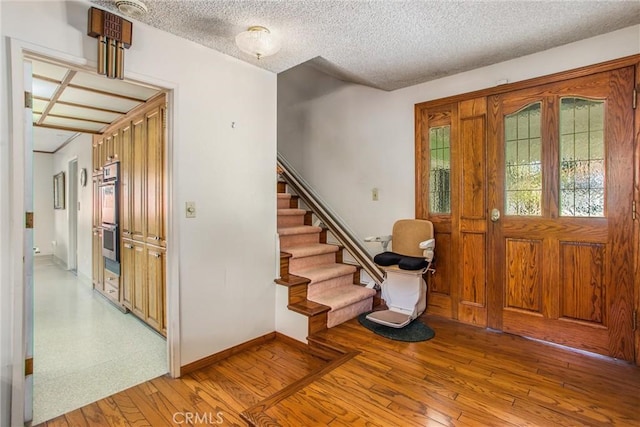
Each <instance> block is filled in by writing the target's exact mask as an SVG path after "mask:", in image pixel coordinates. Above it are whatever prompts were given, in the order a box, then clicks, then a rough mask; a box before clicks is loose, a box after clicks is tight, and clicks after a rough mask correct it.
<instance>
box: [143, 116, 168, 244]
mask: <svg viewBox="0 0 640 427" xmlns="http://www.w3.org/2000/svg"><path fill="white" fill-rule="evenodd" d="M163 117H164V106H159V107H158V108H156V109H154V110H153V111H150V112H149V113H147V114H146V115H145V124H146V131H147V135H146V142H147V143H146V151H147V155H146V165H145V174H144V175H145V176H144V180H145V194H146V197H145V201H146V204H145V206H144V208H145V210H146V212H145V213H146V214H145V219H146V221H145V233H144V234H145V236H146V241H147V243H151V244H154V245H159V246H164V245H165V232H164V190H163V189H164V182H163V181H164V175H165V174H164V145H165V144H164V125H163V122H164V120H163Z"/></svg>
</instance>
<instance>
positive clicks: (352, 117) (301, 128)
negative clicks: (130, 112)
mask: <svg viewBox="0 0 640 427" xmlns="http://www.w3.org/2000/svg"><path fill="white" fill-rule="evenodd" d="M637 53H640V26H634V27H629V28H626V29H622V30H619V31H615V32H613V33H609V34H605V35H601V36H598V37H594V38H591V39H587V40H583V41H579V42H576V43H571V44H568V45H565V46H561V47H558V48H554V49H550V50H547V51H544V52H540V53H536V54H533V55H528V56H524V57H520V58H517V59H514V60H511V61H506V62H503V63H499V64H495V65H491V66H488V67H483V68H479V69H476V70H473V71H468V72H465V73H461V74H457V75H453V76H450V77H445V78H442V79H438V80H435V81H432V82H427V83H423V84H419V85H415V86H411V87H408V88H404V89H400V90H397V91H394V92H385V91H381V90H377V89H372V88H369V87H365V86H361V85H357V84H352V83H346V82H342V81H339V80H337V79H334V78H332V77H330V76H327V75H325V74H322V73H320V72H318V71H317V70H315V69H314V68H312V67H310V66H305V65H301V66H298V67H296V68H293V69H290V70H288V71H286V72H284V73H281V74H280V75H278V151H279V152H280V153H281V154H283V155H284V156H285V158H287V159H288V160H289V161H290V163H292V164H293V166H294V167H295V168H296V169H297V170H298V171H299V172H301V174H302V176H303V177H304V178H305V179H306V180H307V181H308V182H309V183H310V184H311V185H312V186H314V188H315V189H316V190H317V191H318V192H319V193H320V195H321V196H322V197H323V198H324V199H325V200H326V201H327V202H328V203H329V204H330V206H331V207H332V208H333V209H334V210H335V211H336V212H337V213H338V215H339V216H341V217H342V218H343V219H344V220H345V221H346V223H347V224H348V225H349V226H350V227H351V228H352V229H353V230H354V232H355V233H356V235H358V236H360V237H362V238H364V237H366V236H371V235H381V234H388V233H390V232H391V226H392V225H393V222H394V221H395V220H397V219H400V218H413V217H414V215H415V210H414V205H415V196H414V191H415V182H414V175H415V174H414V168H415V166H414V144H415V139H414V138H415V137H414V105H415V104H416V103H420V102H424V101H429V100H434V99H439V98H443V97H447V96H452V95H456V94H461V93H466V92H471V91H474V90H480V89H484V88H488V87H492V86H495V84H496V83H497V82H498V81H499V80H502V79H508V80H509V82H510V83H511V82H515V81H520V80H525V79H529V78H533V77H537V76H543V75H547V74H552V73H555V72H559V71H563V70H568V69H573V68H577V67H580V66H585V65H590V64H595V63H599V62H603V61H607V60H610V59H616V58H621V57H624V56H628V55H633V54H637ZM372 188H378V189H379V199H380V200H379V201H376V202H374V201H372V200H371V189H372ZM368 245H369V246H368V249H369V250H370V251H371V253H377V252H380V251H381V247H380V245H379V244H377V243H370V244H368Z"/></svg>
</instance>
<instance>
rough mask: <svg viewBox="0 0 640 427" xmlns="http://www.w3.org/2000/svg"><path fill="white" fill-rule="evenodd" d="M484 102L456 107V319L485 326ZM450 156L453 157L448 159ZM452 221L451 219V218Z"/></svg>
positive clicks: (485, 118) (465, 103)
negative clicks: (457, 204) (458, 190)
mask: <svg viewBox="0 0 640 427" xmlns="http://www.w3.org/2000/svg"><path fill="white" fill-rule="evenodd" d="M486 116H487V100H486V98H475V99H470V100H467V101H462V102H460V103H459V104H458V118H459V121H458V124H457V127H458V128H459V131H458V132H457V134H458V140H457V141H458V144H457V146H458V147H459V148H458V151H457V152H458V155H457V156H456V159H458V160H459V163H460V165H461V167H460V168H459V169H456V171H457V173H456V175H457V176H459V180H460V184H459V188H460V193H459V206H460V208H459V214H458V215H457V217H458V218H457V223H458V230H459V236H460V237H459V243H458V245H457V246H458V247H457V253H458V254H459V256H460V259H459V261H458V263H457V265H458V266H459V267H458V268H459V270H458V277H459V279H458V286H459V289H460V291H459V292H458V295H457V304H458V310H457V311H458V313H457V315H458V320H460V321H461V322H465V323H471V324H474V325H479V326H486V325H487V308H486V293H487V290H486V286H487V263H486V253H487V244H486V228H487V226H486V220H487V218H486V215H487V202H486V199H487V196H486V193H487V188H486V176H487V173H486V170H487V165H486V164H487V155H486V150H487V126H486V123H487V117H486ZM452 157H453V156H452ZM454 222H455V219H454Z"/></svg>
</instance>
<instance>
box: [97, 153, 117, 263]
mask: <svg viewBox="0 0 640 427" xmlns="http://www.w3.org/2000/svg"><path fill="white" fill-rule="evenodd" d="M119 168H120V163H119V162H114V163H110V164H107V165H105V166H104V168H103V170H102V184H100V211H101V214H102V255H103V256H104V257H105V258H107V259H108V260H111V261H114V262H119V261H120V253H119V252H120V251H119V246H120V244H119V238H118V234H119V233H118V193H119V192H118V186H119V184H120V183H119V179H118V178H119V173H120V169H119Z"/></svg>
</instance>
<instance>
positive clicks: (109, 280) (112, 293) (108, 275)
mask: <svg viewBox="0 0 640 427" xmlns="http://www.w3.org/2000/svg"><path fill="white" fill-rule="evenodd" d="M102 293H103V294H104V295H105V296H106V297H107V298H109V299H111V300H113V301H114V302H119V301H120V276H118V275H117V274H115V273H112V272H111V271H109V270H107V269H105V270H104V289H103V292H102Z"/></svg>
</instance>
